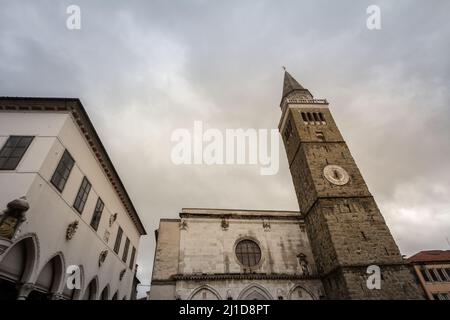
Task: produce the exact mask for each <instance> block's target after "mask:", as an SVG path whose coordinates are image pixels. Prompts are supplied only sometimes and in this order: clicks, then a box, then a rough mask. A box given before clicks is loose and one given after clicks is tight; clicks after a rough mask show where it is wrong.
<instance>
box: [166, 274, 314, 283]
mask: <svg viewBox="0 0 450 320" xmlns="http://www.w3.org/2000/svg"><path fill="white" fill-rule="evenodd" d="M171 279H172V280H177V281H178V280H307V279H308V280H313V279H319V278H318V277H317V276H312V275H299V274H286V273H271V274H266V273H219V274H215V273H213V274H176V275H173V276H172V277H171Z"/></svg>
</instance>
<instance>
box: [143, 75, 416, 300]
mask: <svg viewBox="0 0 450 320" xmlns="http://www.w3.org/2000/svg"><path fill="white" fill-rule="evenodd" d="M280 107H281V111H282V115H281V119H280V122H279V131H280V133H281V136H282V139H283V142H284V145H285V149H286V153H287V158H288V165H289V169H290V172H291V175H292V181H293V184H294V188H295V191H296V195H297V199H298V204H299V208H300V212H301V214H300V213H297V214H296V216H297V218H299V219H301V221H302V223H301V225H302V228H304V231H300V229H299V228H294V227H293V228H287V229H286V230H284V231H283V234H284V236H283V237H282V238H281V240H279V239H278V238H277V237H276V236H275V235H274V234H273V233H272V234H271V233H267V234H266V237H267V238H270V237H272V236H274V238H272V241H273V243H272V245H273V246H271V245H270V244H269V243H261V241H262V240H260V238H259V237H256V236H253V232H254V228H253V226H252V224H251V223H242V224H241V225H240V229H239V232H240V233H237V234H235V237H231V238H228V239H226V241H224V240H225V238H224V237H225V236H224V235H223V234H222V233H211V234H209V233H206V229H207V228H206V227H205V228H203V229H201V230H204V231H205V233H203V236H204V237H201V236H202V234H198V236H197V237H194V239H195V240H196V242H195V243H196V244H195V250H192V251H189V249H188V248H189V245H190V244H188V243H187V242H189V241H191V240H190V239H191V238H190V237H183V235H184V234H183V233H179V236H178V238H177V236H174V237H173V238H171V239H170V241H169V242H165V240H164V239H165V238H164V237H163V236H161V238H158V244H157V249H156V258H155V265H154V275H153V280H152V289H151V291H150V298H168V297H172V298H173V297H181V298H188V299H191V298H199V297H198V296H197V294H196V292H197V291H198V290H207V289H208V290H210V291H211V292H214V293H215V294H214V296H215V297H218V298H225V297H228V294H226V295H224V290H225V291H226V289H225V288H229V290H230V292H231V294H230V296H231V297H232V298H248V297H255V296H246V295H242V294H240V295H238V296H237V297H236V295H237V292H242V290H243V288H245V286H246V285H249V286H252V285H258V286H260V288H261V290H262V289H263V288H264V290H265V292H266V293H269V292H270V293H271V294H270V295H269V294H266V295H264V297H265V298H276V297H277V296H280V297H283V298H290V295H289V294H286V292H289V290H292V287H294V288H295V286H296V285H297V284H298V285H299V287H301V288H302V290H306V291H307V292H308V293H309V295H310V296H311V297H312V298H320V297H324V298H327V299H423V292H422V291H421V289H420V286H419V284H418V283H417V281H416V279H415V277H414V274H413V271H412V269H411V268H410V267H409V266H408V265H407V264H406V263H405V261H404V260H403V258H402V256H401V254H400V251H399V249H398V247H397V245H396V243H395V241H394V239H393V237H392V235H391V233H390V231H389V228H388V227H387V225H386V223H385V221H384V218H383V216H382V215H381V213H380V210H379V209H378V207H377V204H376V202H375V200H374V198H373V196H372V195H371V193H370V192H369V189H368V187H367V185H366V184H365V181H364V179H363V177H362V175H361V173H360V171H359V169H358V167H357V165H356V163H355V161H354V160H353V157H352V155H351V153H350V150H349V149H348V146H347V144H346V143H345V141H344V139H343V137H342V135H341V134H340V132H339V129H338V127H337V125H336V123H335V122H334V119H333V117H332V115H331V112H330V110H329V108H328V102H327V101H326V100H325V99H315V98H314V97H313V95H312V94H311V92H310V91H309V90H308V89H305V88H304V87H302V86H301V85H300V84H299V83H298V82H297V81H296V80H295V79H294V78H293V77H292V76H291V75H290V74H289V73H288V72H286V73H285V77H284V84H283V93H282V99H281V103H280ZM219 211H220V210H219ZM185 214H186V213H185V212H183V213H182V217H183V215H185ZM185 222H186V223H187V224H188V226H189V222H190V221H186V220H185V219H182V220H181V221H180V222H177V221H171V222H168V221H165V222H164V223H162V224H161V227H162V228H160V229H161V232H162V230H163V229H164V228H168V225H170V226H171V227H170V228H169V229H171V230H175V229H176V224H177V223H180V226H182V225H183V223H185ZM166 224H167V226H166ZM191 225H192V223H191ZM230 225H231V224H230ZM211 229H213V227H212V226H211ZM230 230H231V229H230ZM173 232H175V231H173ZM165 233H167V231H165ZM230 233H232V232H229V233H228V234H230ZM206 235H209V236H206ZM240 237H243V239H244V238H245V237H249V239H248V240H251V241H253V242H254V244H253V245H250V247H251V248H256V247H259V250H260V251H261V252H267V250H269V252H270V254H269V252H267V253H266V255H265V256H268V255H270V257H271V258H270V259H268V258H264V255H262V254H261V256H259V259H261V260H260V261H259V260H258V261H259V262H258V263H257V264H256V265H255V266H254V267H253V268H251V269H250V270H246V269H245V268H244V269H242V268H239V264H234V262H236V261H235V260H236V258H237V257H238V256H239V254H240V253H239V251H238V250H236V248H235V249H234V251H233V249H232V247H230V246H233V245H236V246H237V245H238V244H239V239H240ZM306 237H307V238H308V239H309V241H308V242H306V241H305V239H306ZM288 239H291V240H292V241H294V239H295V241H297V242H299V241H300V240H299V239H303V245H304V247H298V246H295V245H294V246H293V247H292V248H293V249H292V251H290V252H289V253H285V254H286V256H281V255H280V254H281V252H280V251H282V250H284V249H285V248H286V247H284V246H285V244H286V241H287V240H288ZM277 241H278V242H277ZM295 241H294V242H295ZM255 244H256V247H255ZM209 247H210V248H209ZM174 250H175V251H176V252H178V256H177V254H176V253H174V252H173V251H174ZM205 250H206V251H207V250H209V251H208V252H209V253H205V254H203V253H204V252H205ZM214 250H218V252H220V254H219V256H223V259H225V257H227V258H226V259H227V260H226V261H225V260H224V261H222V262H218V260H217V259H218V257H215V256H214V255H213V254H212V252H213V251H214ZM253 250H256V251H258V249H253ZM169 251H170V253H169ZM298 251H301V252H302V254H305V255H306V258H307V262H308V265H312V266H313V268H312V270H311V271H310V272H311V273H310V275H311V277H312V278H314V279H316V280H318V281H317V282H312V279H308V282H307V283H308V285H306V284H305V282H304V281H305V279H303V281H300V279H298V281H300V282H295V281H294V282H289V281H288V282H289V285H288V284H286V285H283V284H281V282H280V281H281V279H278V278H277V280H276V281H272V282H270V283H265V285H266V286H264V284H262V283H257V284H255V283H254V282H252V281H254V280H255V278H254V277H256V276H253V275H252V273H256V274H258V273H259V274H265V276H264V277H266V278H270V277H271V276H272V274H274V275H275V277H278V276H279V273H280V272H281V274H284V273H288V274H289V275H290V276H291V277H292V276H295V277H296V276H299V277H302V276H303V274H302V273H301V272H300V273H298V272H299V269H297V270H296V269H295V268H294V261H295V263H297V267H298V264H299V263H300V261H297V260H296V257H297V255H299V254H300V253H299V252H298ZM303 251H304V252H303ZM188 252H189V254H188ZM306 252H307V253H306ZM171 259H173V260H174V262H173V263H172V264H171V266H172V268H165V267H164V264H166V263H167V261H168V260H171ZM264 261H266V263H267V261H270V262H269V265H270V264H273V265H277V266H279V265H282V266H284V267H285V268H284V269H283V268H281V269H276V268H275V269H270V268H267V267H266V265H265V264H264ZM286 261H290V263H287V262H286ZM225 262H226V263H225ZM227 263H228V264H229V266H230V268H231V267H233V268H232V269H230V270H228V269H227V268H226V266H227ZM303 263H304V262H303ZM160 264H162V265H163V266H161V265H160ZM288 266H290V267H288ZM374 266H375V268H379V269H378V270H379V277H380V283H381V284H380V288H369V287H368V285H367V280H368V277H369V275H368V270H371V269H370V268H373V267H374ZM369 267H370V268H369ZM290 268H291V269H290ZM230 271H232V272H230ZM195 273H197V274H198V275H197V276H195V277H194V276H193V274H195ZM200 273H201V274H202V275H200ZM229 273H231V274H233V276H231V275H230V274H229ZM218 277H219V278H220V277H223V279H224V281H223V282H222V283H221V284H218V283H217V282H214V281H215V280H216V279H217V278H218ZM259 277H263V276H262V275H259ZM266 278H265V279H266ZM170 279H171V281H172V286H173V284H174V285H175V295H173V292H172V289H170V290H168V291H164V292H165V294H164V295H162V294H160V292H162V291H161V290H162V288H163V287H160V286H159V284H162V283H169V282H167V281H169V280H170ZM193 280H201V281H203V282H192V281H193ZM200 283H201V285H202V286H204V287H199V286H198V285H199V284H200ZM312 283H314V285H312ZM213 284H215V285H217V287H215V288H214V290H213V288H211V286H212V285H213ZM208 286H209V287H208ZM164 288H168V287H164ZM202 288H204V289H202ZM160 289H161V290H160ZM177 290H178V291H177ZM274 290H280V292H284V293H285V294H280V295H278V294H275V293H274ZM322 290H323V291H322ZM152 291H154V292H152ZM202 294H203V293H202ZM262 296H263V295H261V297H262ZM203 297H204V298H209V297H212V295H211V294H208V293H206V294H204V295H203ZM200 298H201V297H200Z"/></svg>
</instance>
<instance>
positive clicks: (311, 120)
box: [307, 112, 314, 124]
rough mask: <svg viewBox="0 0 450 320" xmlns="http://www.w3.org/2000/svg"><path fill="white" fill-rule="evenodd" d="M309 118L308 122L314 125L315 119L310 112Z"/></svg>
mask: <svg viewBox="0 0 450 320" xmlns="http://www.w3.org/2000/svg"><path fill="white" fill-rule="evenodd" d="M307 116H308V121H309V122H311V123H313V124H314V118H313V116H312V114H311V112H308V113H307Z"/></svg>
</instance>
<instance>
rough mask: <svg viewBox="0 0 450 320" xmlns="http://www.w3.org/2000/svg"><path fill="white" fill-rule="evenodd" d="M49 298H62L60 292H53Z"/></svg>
mask: <svg viewBox="0 0 450 320" xmlns="http://www.w3.org/2000/svg"><path fill="white" fill-rule="evenodd" d="M49 298H50V300H64V297H63V295H62V293H61V292H54V293H52V294H50V296H49Z"/></svg>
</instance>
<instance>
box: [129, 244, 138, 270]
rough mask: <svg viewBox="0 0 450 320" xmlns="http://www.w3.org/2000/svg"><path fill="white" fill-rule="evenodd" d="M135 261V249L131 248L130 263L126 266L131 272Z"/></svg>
mask: <svg viewBox="0 0 450 320" xmlns="http://www.w3.org/2000/svg"><path fill="white" fill-rule="evenodd" d="M135 260H136V248H135V246H132V250H131V257H130V263H129V265H128V267H129V268H130V270H133V268H134V264H135Z"/></svg>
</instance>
